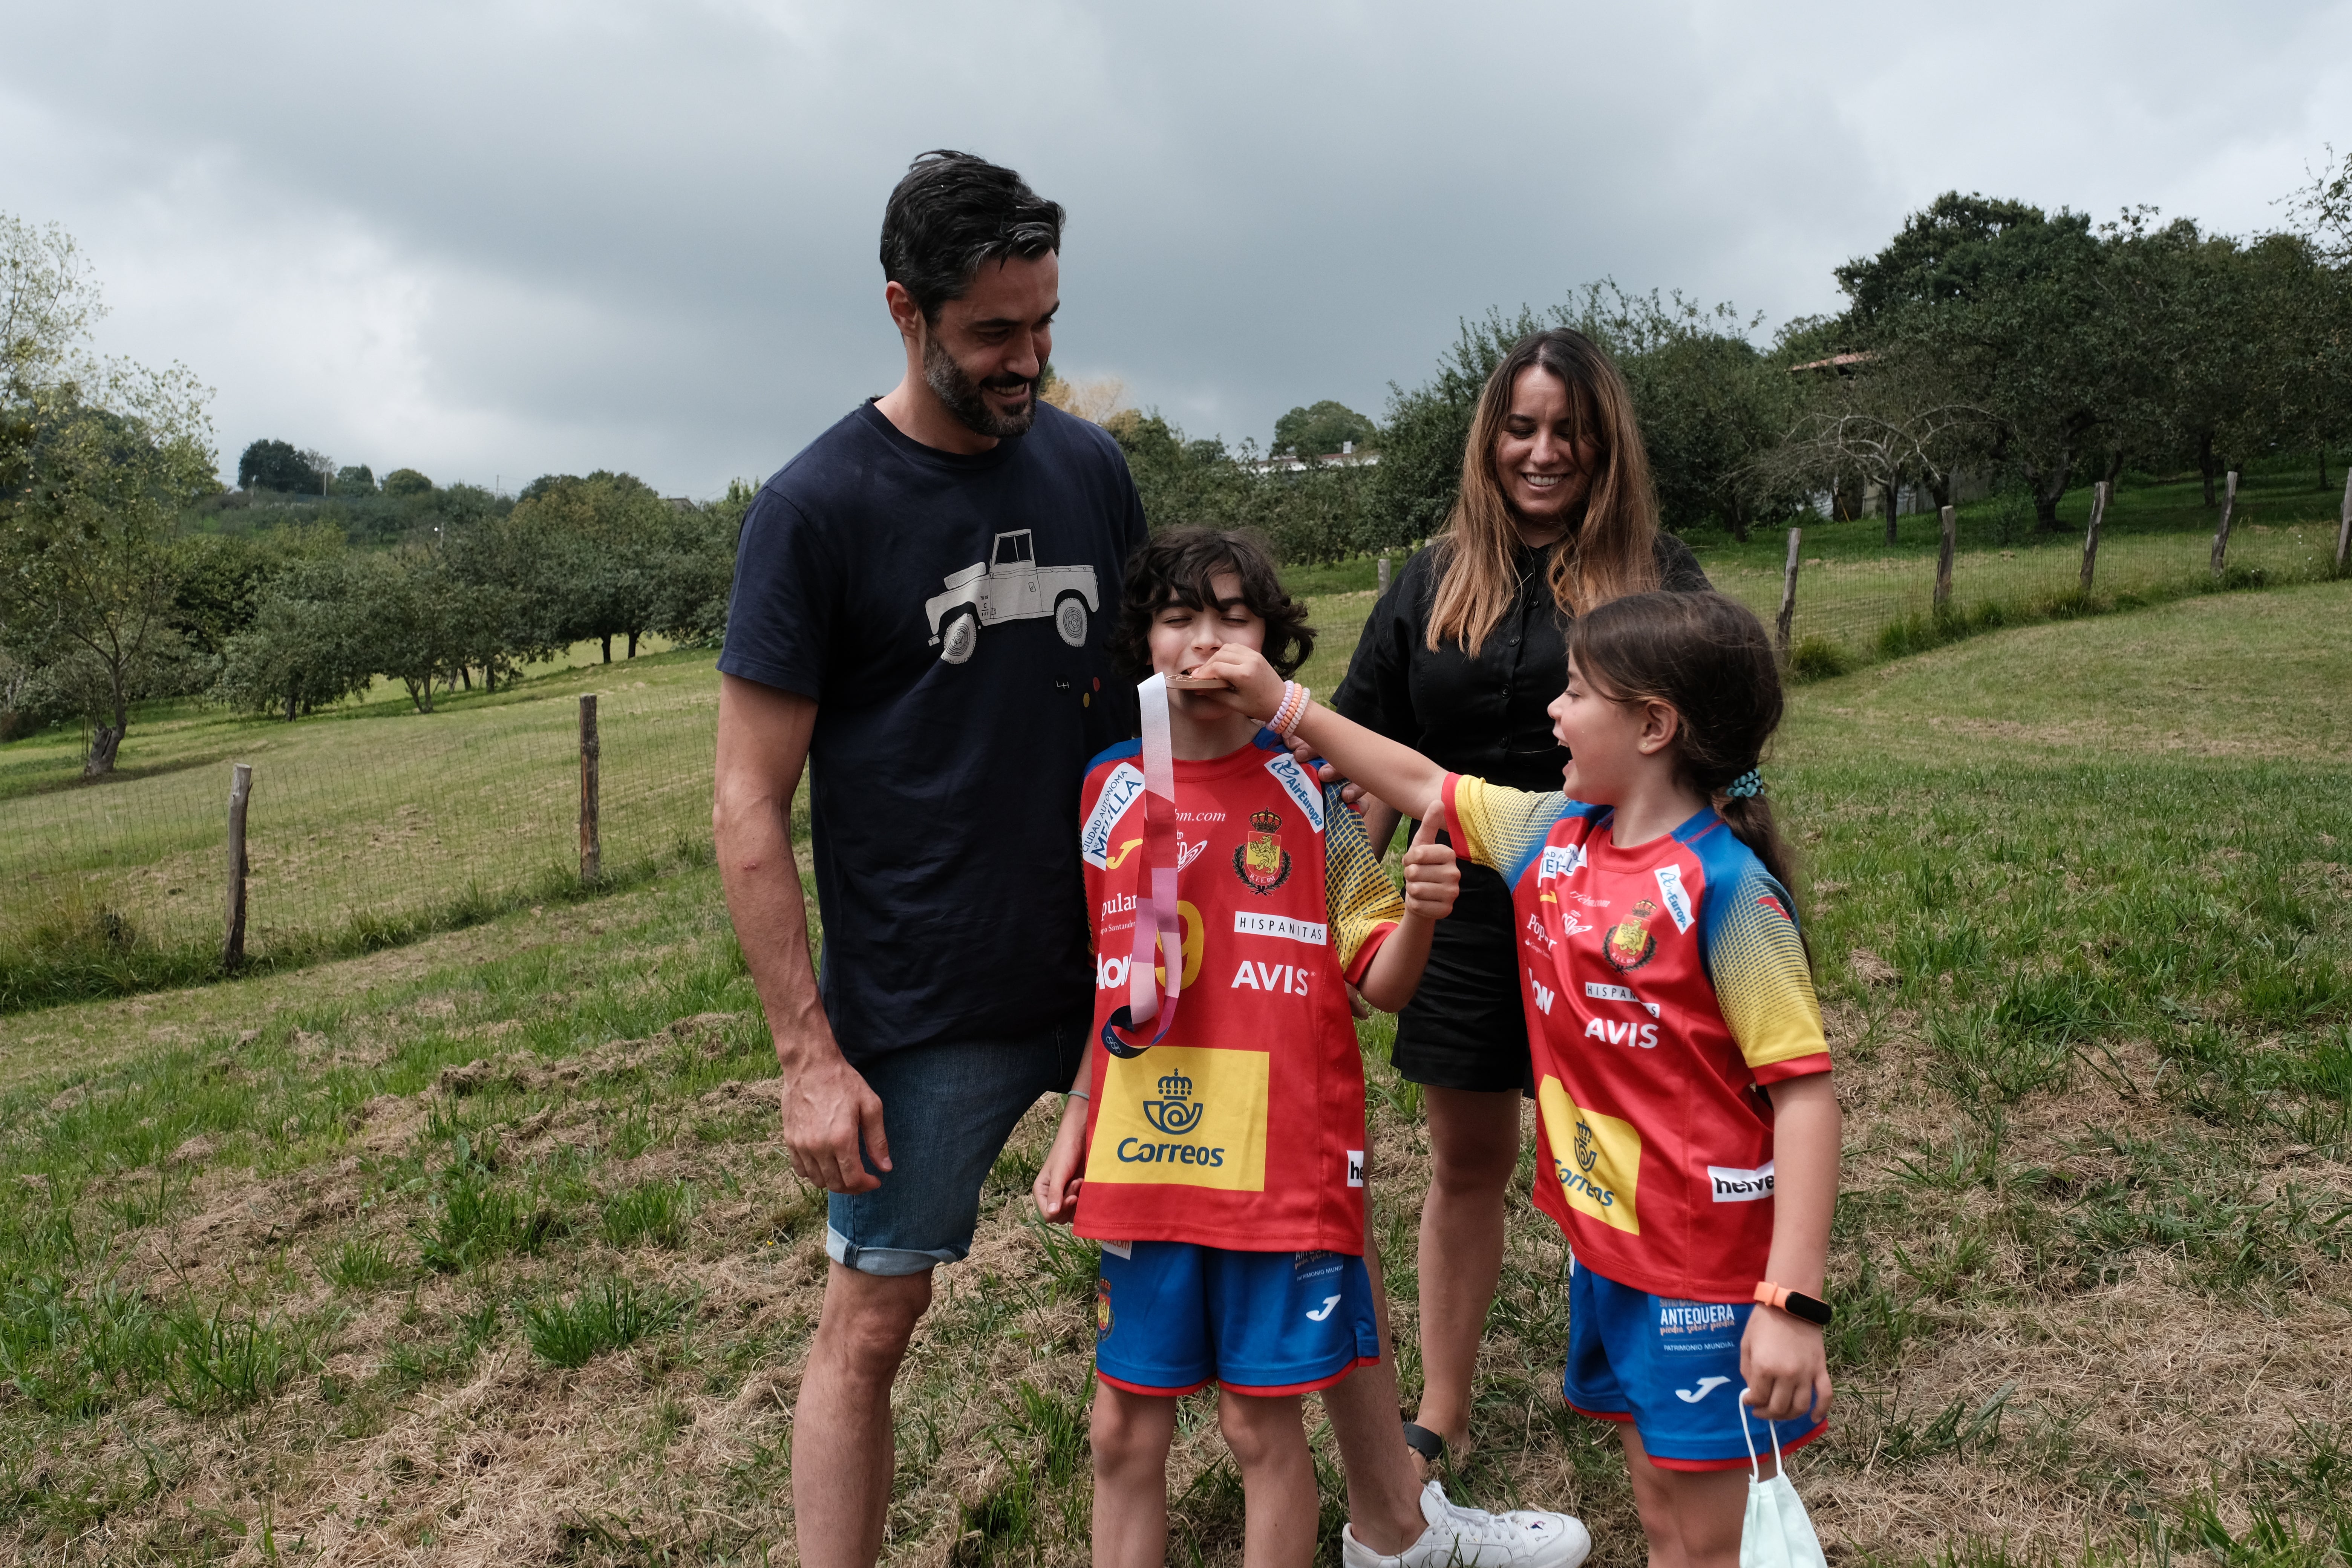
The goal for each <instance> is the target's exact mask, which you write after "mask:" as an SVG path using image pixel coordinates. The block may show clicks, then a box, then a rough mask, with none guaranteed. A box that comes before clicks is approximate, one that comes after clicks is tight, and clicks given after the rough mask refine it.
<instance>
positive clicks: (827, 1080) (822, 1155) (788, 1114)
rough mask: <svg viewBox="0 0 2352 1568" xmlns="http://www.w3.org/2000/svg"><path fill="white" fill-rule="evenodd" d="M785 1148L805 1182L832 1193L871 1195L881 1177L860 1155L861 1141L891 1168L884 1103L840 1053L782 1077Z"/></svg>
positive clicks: (880, 1160)
mask: <svg viewBox="0 0 2352 1568" xmlns="http://www.w3.org/2000/svg"><path fill="white" fill-rule="evenodd" d="M783 1102H784V1103H783V1116H784V1147H785V1148H787V1149H789V1150H791V1151H792V1156H793V1171H794V1172H795V1173H798V1174H799V1175H800V1176H801V1177H802V1179H803V1180H805V1181H811V1182H814V1183H815V1184H817V1185H819V1186H821V1187H823V1188H824V1190H825V1191H826V1192H829V1193H870V1192H872V1191H873V1190H874V1189H875V1188H877V1187H878V1186H880V1185H881V1184H882V1179H881V1178H880V1177H879V1176H877V1175H875V1174H874V1173H872V1172H871V1171H868V1170H867V1169H866V1162H865V1161H864V1160H862V1159H860V1158H859V1157H858V1152H857V1150H858V1141H859V1139H860V1138H861V1137H862V1138H863V1139H864V1141H865V1144H866V1152H868V1153H870V1154H872V1155H873V1156H874V1163H876V1164H877V1165H879V1166H881V1167H882V1168H883V1169H884V1170H886V1171H887V1170H888V1169H889V1168H890V1140H889V1138H888V1137H887V1135H885V1133H884V1132H883V1131H882V1100H881V1097H880V1096H878V1095H877V1094H876V1093H875V1092H874V1090H873V1089H870V1088H868V1087H867V1086H866V1079H865V1077H864V1075H862V1074H861V1073H859V1072H858V1070H857V1069H856V1068H854V1067H851V1066H850V1065H849V1064H848V1063H847V1062H846V1061H844V1060H843V1059H842V1058H841V1053H840V1052H839V1051H838V1050H835V1051H831V1052H828V1053H826V1054H825V1055H824V1056H820V1057H817V1058H815V1059H814V1060H813V1061H811V1062H810V1063H809V1064H808V1065H807V1066H806V1067H803V1068H801V1069H800V1070H798V1071H795V1072H788V1073H786V1074H785V1075H784V1095H783Z"/></svg>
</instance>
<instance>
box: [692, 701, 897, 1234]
mask: <svg viewBox="0 0 2352 1568" xmlns="http://www.w3.org/2000/svg"><path fill="white" fill-rule="evenodd" d="M815 727H816V702H815V701H814V699H811V698H807V697H803V696H799V695H797V694H795V693H793V692H789V691H780V690H778V689H775V688H774V687H771V686H762V685H761V684H760V683H759V682H757V681H753V680H745V679H740V677H737V676H732V675H721V676H720V677H719V757H718V765H717V780H716V785H715V787H714V789H713V791H712V800H711V837H712V840H713V846H714V847H715V848H716V849H717V851H718V857H719V885H720V886H721V887H723V888H724V889H726V892H727V912H728V914H729V915H730V916H731V917H732V918H733V920H734V922H735V940H736V942H738V943H739V944H740V946H741V948H742V950H743V961H744V963H746V964H748V965H749V966H750V968H751V984H752V985H753V987H754V988H755V989H757V990H758V992H759V994H760V1004H761V1008H762V1009H763V1010H764V1011H765V1012H766V1013H767V1015H768V1030H769V1033H770V1034H771V1035H772V1036H773V1037H774V1038H775V1045H776V1062H777V1066H778V1067H779V1068H780V1069H781V1070H782V1079H783V1097H782V1098H783V1129H784V1144H785V1147H786V1148H787V1149H788V1150H790V1151H791V1153H792V1160H793V1170H794V1171H795V1172H797V1173H799V1174H800V1175H801V1176H802V1177H803V1178H804V1179H806V1180H808V1181H812V1182H815V1183H817V1184H819V1185H821V1186H823V1187H824V1188H825V1189H827V1190H828V1191H831V1192H836V1193H857V1192H866V1191H869V1190H871V1189H872V1188H875V1187H877V1186H879V1185H881V1180H880V1178H879V1177H877V1176H874V1175H871V1174H869V1173H867V1172H866V1165H865V1163H864V1162H863V1161H862V1160H860V1159H859V1158H858V1140H859V1136H860V1134H861V1133H862V1134H863V1136H864V1138H865V1143H866V1149H867V1150H868V1151H869V1152H871V1153H872V1154H873V1156H874V1161H875V1163H877V1164H878V1165H880V1166H881V1167H882V1168H883V1169H884V1170H886V1171H887V1170H888V1169H889V1168H890V1144H889V1140H888V1139H887V1137H886V1136H885V1134H884V1132H883V1130H882V1101H881V1100H879V1099H878V1098H877V1097H876V1095H875V1093H874V1091H873V1090H872V1089H869V1088H867V1087H866V1079H865V1078H864V1077H863V1076H862V1075H860V1074H859V1073H858V1071H857V1069H856V1068H853V1067H851V1066H850V1065H849V1063H848V1062H847V1061H846V1060H845V1059H844V1058H843V1057H842V1054H841V1047H839V1046H838V1045H836V1044H835V1041H834V1037H833V1026H832V1025H831V1024H830V1023H829V1022H827V1020H826V1018H825V1016H824V1006H823V1005H822V1004H821V1003H820V1002H819V1001H818V1000H817V992H816V970H815V966H814V964H812V963H810V960H809V945H808V910H807V907H806V905H805V904H804V903H803V900H802V897H801V873H800V867H799V865H798V863H797V862H796V861H795V860H794V859H793V847H792V833H791V819H792V802H793V791H794V790H795V789H797V788H799V787H800V781H801V772H802V769H803V767H804V766H805V765H806V763H807V762H808V750H809V737H810V735H811V733H812V732H813V731H814V729H815Z"/></svg>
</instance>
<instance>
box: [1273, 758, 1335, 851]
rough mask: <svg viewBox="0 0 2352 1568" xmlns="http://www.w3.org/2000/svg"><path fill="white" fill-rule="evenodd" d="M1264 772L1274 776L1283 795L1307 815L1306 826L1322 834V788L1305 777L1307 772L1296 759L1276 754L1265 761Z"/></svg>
mask: <svg viewBox="0 0 2352 1568" xmlns="http://www.w3.org/2000/svg"><path fill="white" fill-rule="evenodd" d="M1265 771H1266V772H1267V773H1272V774H1273V775H1274V778H1275V782H1276V784H1280V785H1282V790H1283V793H1284V794H1285V795H1288V796H1290V798H1291V799H1292V800H1293V801H1296V802H1297V805H1298V809H1299V810H1301V811H1303V812H1305V813H1306V814H1307V826H1309V827H1312V828H1313V829H1314V830H1315V831H1316V832H1318V833H1320V832H1322V831H1323V788H1322V786H1321V785H1320V784H1317V783H1316V782H1315V781H1314V780H1313V779H1310V778H1308V777H1307V770H1306V769H1305V768H1302V767H1300V766H1299V765H1298V759H1297V757H1294V756H1292V755H1291V754H1290V753H1289V752H1276V753H1275V754H1274V755H1273V756H1271V757H1268V758H1267V759H1266V762H1265Z"/></svg>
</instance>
